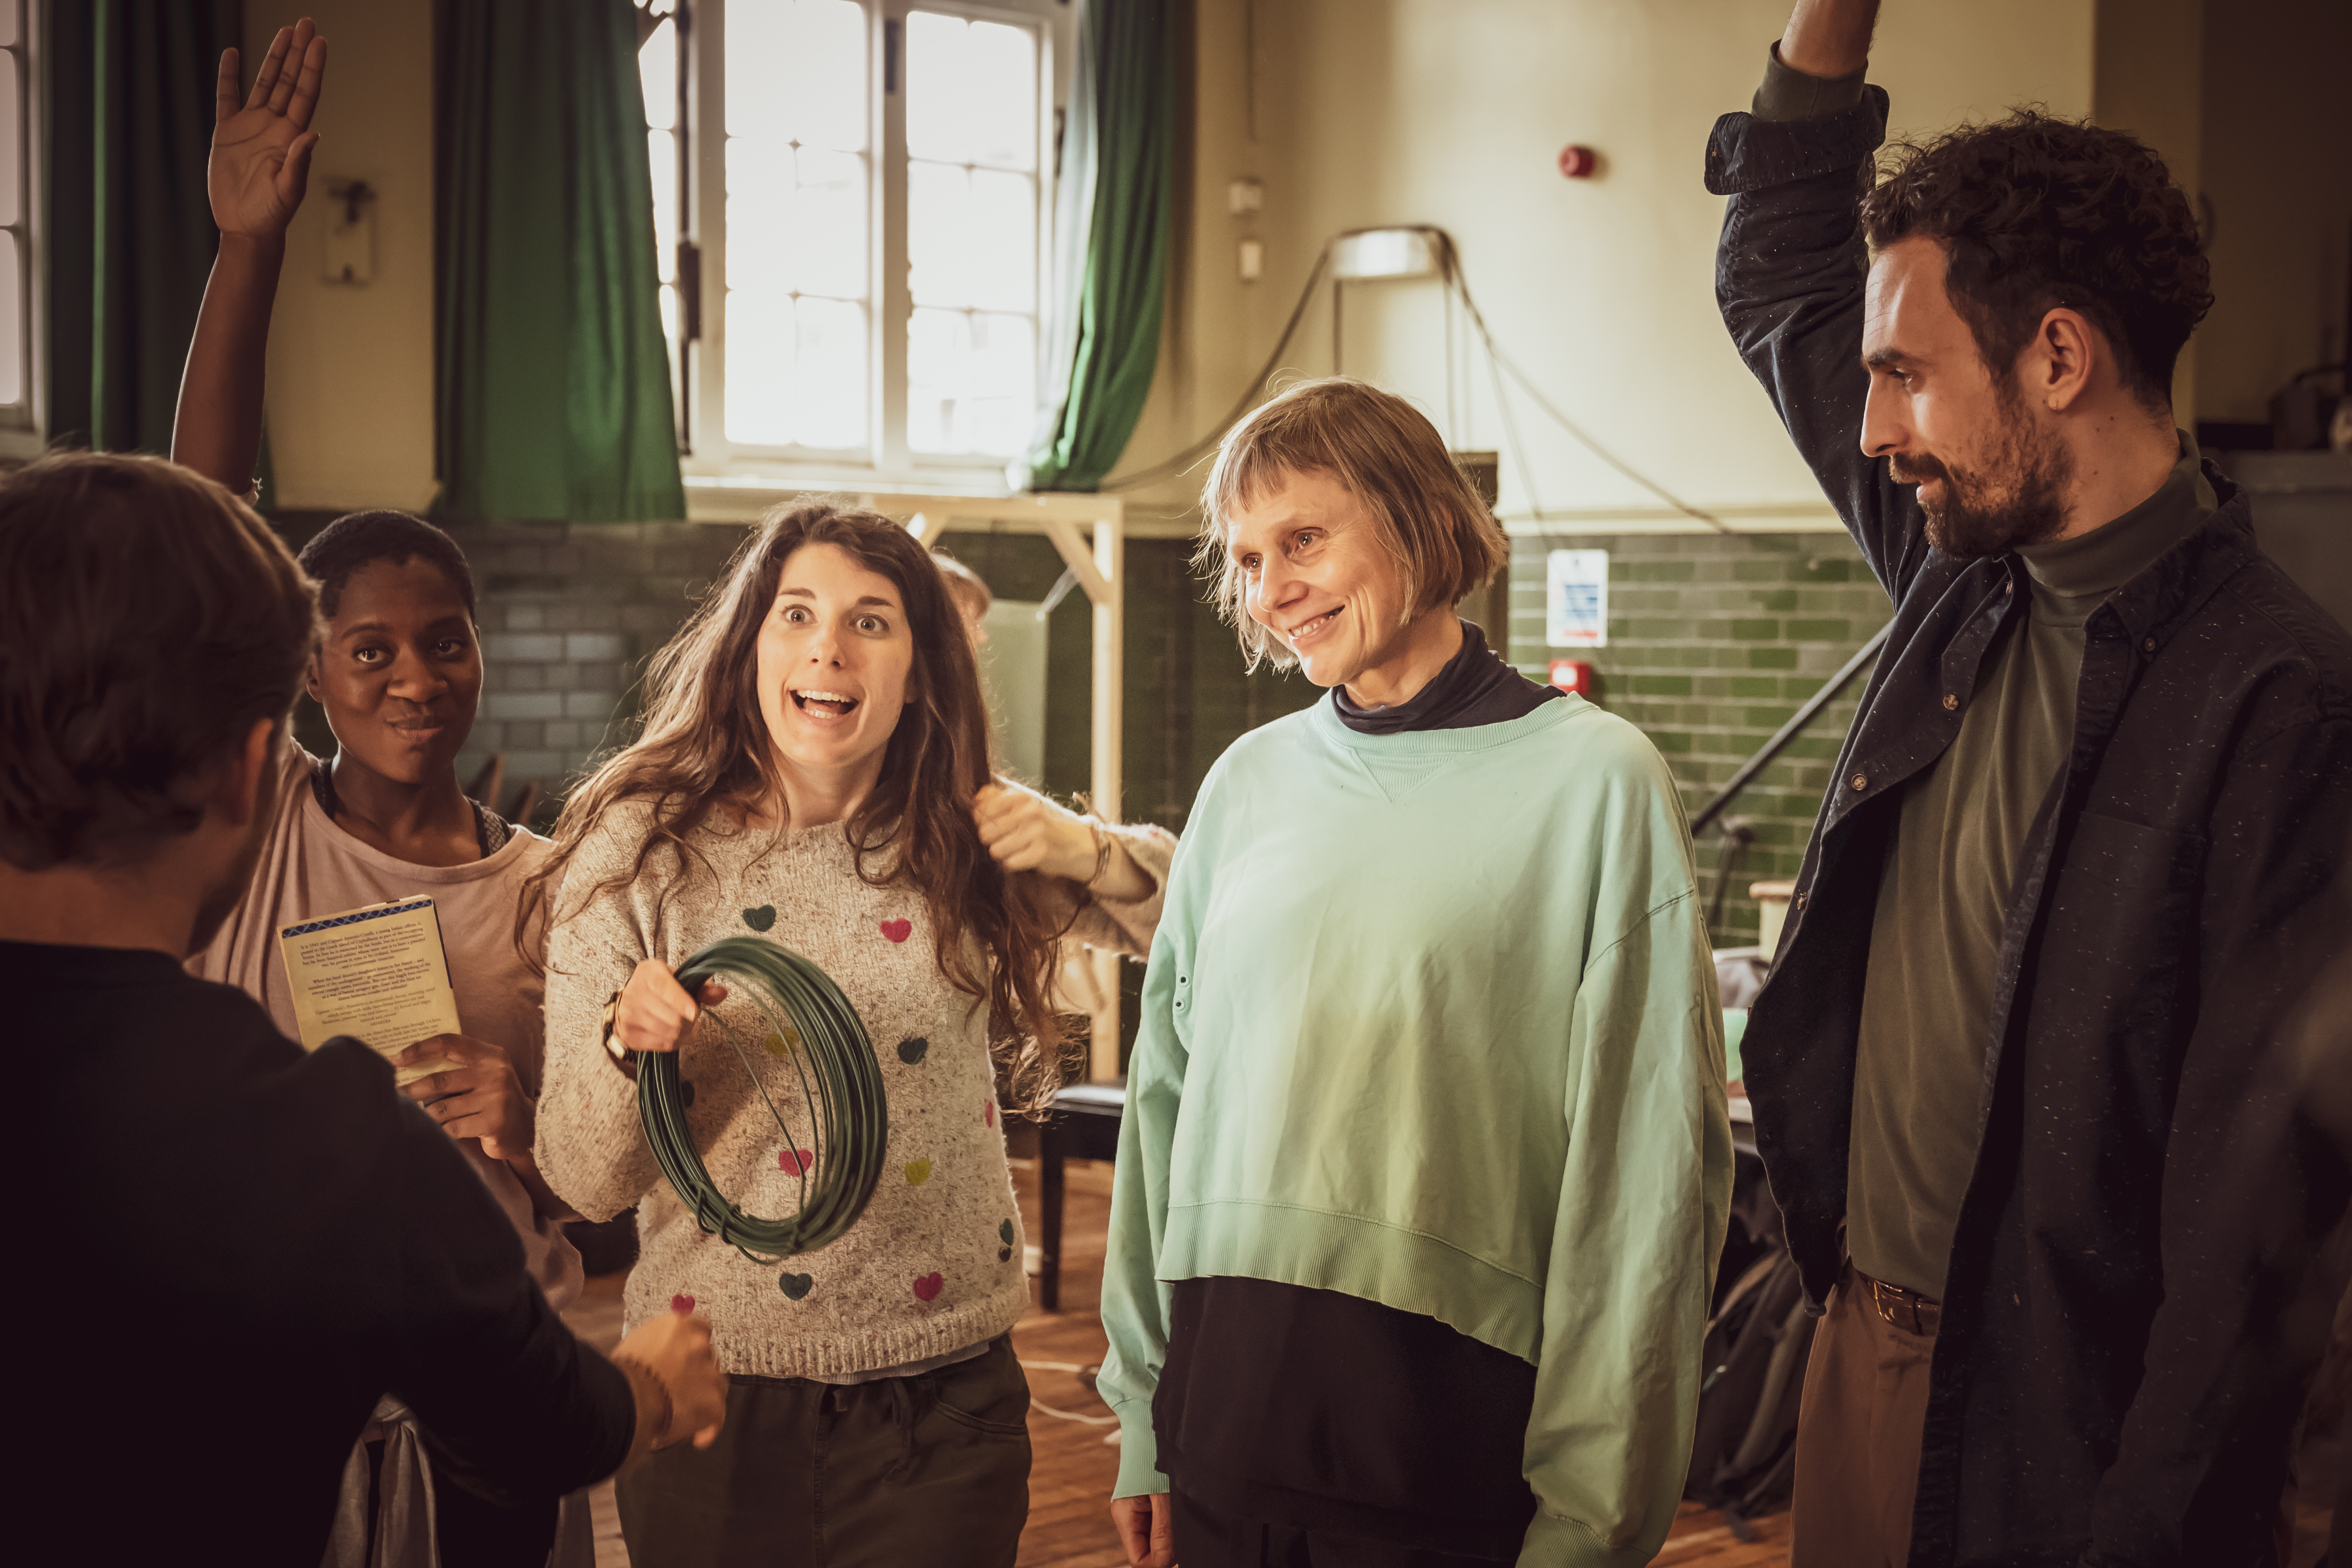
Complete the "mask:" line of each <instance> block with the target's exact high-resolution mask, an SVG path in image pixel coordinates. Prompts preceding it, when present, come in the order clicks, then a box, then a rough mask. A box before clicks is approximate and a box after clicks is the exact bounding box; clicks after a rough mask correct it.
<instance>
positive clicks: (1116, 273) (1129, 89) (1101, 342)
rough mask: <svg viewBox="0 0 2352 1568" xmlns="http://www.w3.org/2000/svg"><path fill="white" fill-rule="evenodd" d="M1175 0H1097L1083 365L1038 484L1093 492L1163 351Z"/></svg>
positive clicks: (1035, 465) (1034, 473) (1092, 20)
mask: <svg viewBox="0 0 2352 1568" xmlns="http://www.w3.org/2000/svg"><path fill="white" fill-rule="evenodd" d="M1173 14H1174V13H1173V10H1172V8H1171V6H1170V5H1168V4H1167V3H1166V0H1090V3H1089V4H1088V5H1087V13H1086V16H1084V17H1083V18H1082V24H1083V25H1087V26H1092V27H1093V28H1094V30H1095V37H1094V40H1093V41H1094V65H1095V104H1096V112H1097V127H1096V144H1097V151H1096V158H1097V165H1096V174H1095V205H1094V217H1093V225H1092V230H1091V238H1090V240H1089V243H1088V245H1087V277H1086V284H1085V289H1084V292H1083V294H1082V295H1081V298H1080V300H1079V306H1078V310H1079V327H1078V346H1077V358H1076V363H1075V364H1074V365H1073V366H1072V367H1071V370H1070V386H1069V395H1068V398H1067V400H1066V403H1065V405H1064V406H1063V409H1062V416H1061V420H1060V422H1059V424H1057V425H1056V426H1055V428H1054V429H1053V431H1052V433H1051V434H1050V435H1049V436H1048V437H1047V438H1046V440H1045V443H1044V444H1043V445H1042V446H1041V447H1040V448H1039V449H1038V450H1037V451H1036V452H1034V453H1033V454H1032V455H1031V458H1030V464H1029V468H1030V475H1029V483H1030V488H1031V489H1040V490H1091V489H1096V488H1097V487H1098V486H1099V485H1100V484H1101V483H1102V479H1103V476H1104V475H1105V474H1107V473H1108V472H1110V470H1111V467H1112V465H1114V464H1116V463H1117V462H1118V458H1119V454H1120V453H1122V452H1124V451H1125V450H1126V449H1127V439H1128V437H1129V436H1131V435H1133V434H1134V432H1135V422H1136V420H1137V419H1138V418H1139V417H1140V416H1141V415H1142V413H1143V400H1144V398H1145V397H1146V396H1147V395H1149V394H1150V391H1151V373H1152V369H1153V367H1154V365H1155V364H1157V363H1158V362H1159V358H1160V310H1161V306H1162V304H1163V303H1164V301H1165V298H1166V294H1167V285H1168V245H1169V230H1170V224H1171V213H1172V206H1171V193H1172V186H1173V182H1174V157H1175V146H1176V80H1175V67H1174V61H1175V55H1176V51H1175V47H1174V41H1173V38H1172V37H1171V27H1170V24H1171V19H1172V16H1173Z"/></svg>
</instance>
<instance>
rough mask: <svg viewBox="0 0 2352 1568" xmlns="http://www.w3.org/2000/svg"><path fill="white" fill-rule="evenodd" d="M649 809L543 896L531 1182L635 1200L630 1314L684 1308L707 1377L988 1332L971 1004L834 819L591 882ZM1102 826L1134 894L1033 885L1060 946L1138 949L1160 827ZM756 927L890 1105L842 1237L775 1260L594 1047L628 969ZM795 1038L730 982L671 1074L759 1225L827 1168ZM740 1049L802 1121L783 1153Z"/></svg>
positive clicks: (724, 836)
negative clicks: (664, 1170)
mask: <svg viewBox="0 0 2352 1568" xmlns="http://www.w3.org/2000/svg"><path fill="white" fill-rule="evenodd" d="M716 815H717V814H714V816H716ZM649 819H650V811H649V808H648V807H647V806H646V805H643V804H641V803H625V804H623V805H616V806H614V807H612V808H610V809H608V810H607V811H606V812H605V814H604V819H603V821H601V822H600V823H599V824H598V825H597V826H596V828H595V829H594V831H593V832H592V833H591V834H590V835H589V837H587V838H586V839H585V840H584V841H583V843H582V845H581V846H580V848H579V851H578V853H577V854H576V856H575V857H574V858H573V860H572V864H571V866H570V867H569V868H568V869H567V870H566V873H565V877H564V885H563V888H562V890H561V892H560V893H559V894H558V897H557V900H556V915H555V921H554V924H553V926H552V929H551V934H550V937H549V942H548V974H547V1067H546V1074H545V1079H544V1085H543V1088H542V1089H541V1099H540V1103H539V1142H538V1149H537V1153H538V1157H539V1167H540V1170H541V1172H542V1173H545V1175H546V1177H547V1180H548V1183H549V1184H550V1185H551V1186H552V1187H553V1188H554V1190H555V1191H556V1193H557V1194H559V1195H560V1196H562V1198H563V1199H564V1200H565V1201H566V1202H567V1203H569V1204H571V1205H572V1206H573V1207H574V1208H576V1209H578V1210H579V1211H580V1213H582V1214H583V1215H586V1216H587V1217H589V1218H590V1219H609V1218H611V1217H612V1216H613V1215H616V1214H619V1213H621V1212H622V1211H623V1210H625V1209H626V1208H628V1207H629V1205H632V1204H635V1205H637V1234H638V1237H639V1252H638V1259H637V1265H636V1268H635V1270H634V1271H633V1272H632V1273H631V1274H630V1276H629V1283H628V1288H627V1290H626V1293H625V1305H626V1310H627V1318H628V1324H629V1326H630V1327H631V1328H635V1326H636V1325H637V1324H638V1323H641V1322H643V1321H646V1319H648V1318H650V1317H652V1316H653V1315H654V1314H655V1313H656V1312H665V1311H668V1310H670V1308H671V1304H672V1301H673V1300H675V1299H677V1298H680V1297H691V1298H693V1300H694V1303H695V1305H696V1306H697V1307H698V1308H699V1309H700V1310H702V1311H703V1312H705V1313H706V1314H708V1315H709V1320H710V1327H711V1336H712V1341H713V1345H714V1348H715V1349H716V1351H717V1352H718V1357H719V1366H720V1367H721V1368H722V1369H723V1370H725V1371H727V1372H729V1373H751V1374H756V1375H760V1376H766V1377H839V1376H842V1375H845V1374H847V1373H860V1372H870V1371H874V1370H877V1369H880V1368H884V1367H894V1366H903V1365H905V1364H906V1363H910V1362H917V1361H922V1360H925V1359H927V1358H929V1357H932V1356H938V1355H944V1354H947V1353H949V1352H953V1351H958V1350H961V1349H964V1348H966V1347H967V1346H971V1345H973V1344H978V1343H981V1342H985V1341H987V1340H989V1339H992V1338H993V1337H994V1336H996V1335H998V1334H1001V1333H1003V1332H1004V1331H1006V1330H1007V1329H1009V1328H1011V1327H1012V1326H1013V1322H1014V1321H1016V1320H1017V1319H1019V1317H1020V1316H1021V1314H1022V1312H1023V1310H1024V1309H1025V1308H1026V1307H1027V1305H1028V1301H1029V1292H1028V1285H1027V1281H1026V1279H1025V1278H1024V1275H1023V1271H1022V1229H1021V1216H1020V1211H1019V1210H1018V1209H1017V1208H1015V1207H1014V1205H1013V1182H1012V1173H1011V1171H1010V1169H1009V1168H1008V1167H1007V1165H1006V1164H1005V1157H1004V1132H1003V1118H1002V1117H1001V1116H1000V1115H999V1114H998V1109H997V1104H996V1092H995V1079H994V1073H993V1070H992V1067H991V1064H990V1060H989V1054H988V1046H987V1040H986V1030H985V1027H984V1025H985V1014H984V1012H983V1011H982V1010H981V1009H979V1008H976V1007H975V1006H974V1005H973V999H972V998H971V996H969V995H967V994H963V993H961V992H960V991H958V990H956V989H955V988H954V987H953V986H952V985H951V984H949V983H948V981H947V980H946V979H945V978H944V977H943V976H942V975H941V974H940V969H939V964H938V961H937V959H936V956H935V954H934V952H933V948H932V942H931V928H930V924H929V921H928V920H927V919H926V918H925V916H924V910H923V900H922V898H921V896H920V895H919V893H918V892H916V891H915V889H912V888H908V887H885V888H876V887H872V886H869V885H868V884H867V883H866V881H864V880H863V879H861V878H860V877H859V876H858V874H857V869H856V864H855V861H854V858H853V856H852V855H851V852H850V848H849V845H848V841H847V839H846V838H845V836H844V833H843V830H842V828H841V826H839V825H838V824H835V825H833V826H824V827H817V828H809V829H805V830H803V831H797V832H793V831H783V832H778V831H772V830H768V829H761V828H753V827H744V826H736V825H733V824H731V823H728V822H725V821H713V822H711V823H709V824H708V825H706V826H703V827H701V828H698V829H697V830H696V831H695V832H694V833H693V834H691V835H689V836H688V847H690V848H691V850H692V851H693V854H692V855H691V856H689V857H686V858H685V862H686V863H685V864H684V865H682V866H681V865H680V864H679V861H680V857H678V856H677V855H674V854H672V853H670V852H669V851H668V850H667V849H666V848H657V849H656V851H655V852H654V854H652V855H651V856H649V857H648V858H647V860H646V867H645V869H644V871H643V872H642V873H641V874H639V875H638V876H637V877H636V879H635V880H634V881H628V882H625V883H624V884H623V885H621V886H619V887H617V888H614V889H606V890H604V891H602V892H593V893H592V892H591V891H590V890H591V889H595V888H596V887H597V886H598V884H600V883H602V882H604V880H605V879H607V878H608V877H612V876H615V875H617V874H619V873H622V872H625V870H627V868H629V867H630V866H631V865H632V864H633V863H634V862H635V858H636V854H637V848H638V846H639V845H640V844H641V843H642V842H643V840H644V838H645V837H646V825H647V823H648V821H649ZM1116 831H1117V832H1118V834H1119V836H1120V840H1121V842H1122V843H1123V845H1124V846H1125V847H1126V848H1127V850H1128V852H1129V855H1130V856H1131V857H1132V858H1134V859H1135V861H1136V863H1137V864H1138V865H1139V866H1140V867H1141V868H1143V869H1144V870H1145V871H1146V872H1147V873H1148V874H1149V875H1150V878H1151V879H1152V882H1153V884H1154V888H1153V891H1152V894H1151V896H1150V898H1149V899H1148V900H1143V901H1141V902H1138V903H1124V902H1114V901H1112V900H1097V899H1093V898H1089V897H1088V896H1087V894H1085V893H1084V892H1083V891H1082V890H1081V889H1078V888H1077V887H1076V885H1074V884H1072V883H1069V882H1066V881H1062V880H1060V879H1048V885H1049V886H1050V887H1052V888H1053V889H1055V890H1056V892H1057V894H1059V895H1060V896H1063V897H1065V898H1066V899H1067V900H1070V901H1071V902H1073V903H1076V905H1077V908H1076V913H1075V921H1074V923H1073V925H1072V927H1071V932H1070V934H1071V936H1072V938H1074V939H1076V940H1078V941H1082V942H1087V943H1089V944H1091V945H1093V946H1097V947H1105V948H1111V949H1114V950H1117V951H1119V952H1129V953H1141V952H1146V951H1147V950H1148V949H1149V948H1150V942H1151V934H1152V931H1153V928H1154V927H1155V926H1156V925H1157V924H1158V922H1159V918H1160V888H1161V887H1163V886H1164V885H1165V882H1166V879H1167V871H1168V863H1169V857H1170V855H1171V851H1172V849H1173V847H1174V841H1173V840H1172V839H1171V838H1170V837H1168V836H1167V835H1166V834H1165V833H1162V832H1160V830H1158V829H1156V828H1120V829H1117V830H1116ZM868 864H869V866H870V867H873V866H875V865H876V863H875V862H874V861H873V860H871V859H869V862H868ZM877 869H878V867H877ZM752 933H757V934H760V935H762V936H765V937H767V938H769V939H771V940H772V941H775V942H781V943H782V944H783V945H784V946H786V947H789V948H792V949H793V950H794V951H795V952H800V953H803V954H804V955H806V956H807V957H808V958H810V959H812V960H814V962H815V963H816V964H817V965H818V966H819V967H820V968H822V969H824V972H825V973H827V974H829V975H831V976H832V977H833V979H834V981H835V984H838V985H840V987H841V988H842V990H843V991H844V992H845V993H846V994H847V995H848V997H849V1000H850V1002H851V1003H852V1004H853V1005H855V1006H856V1009H857V1012H858V1016H860V1017H861V1018H862V1019H864V1020H865V1023H866V1033H867V1034H868V1035H869V1036H871V1037H872V1038H873V1041H874V1048H875V1052H876V1055H877V1057H878V1058H879V1059H880V1061H881V1065H882V1077H883V1081H884V1086H885V1088H886V1089H887V1093H888V1097H889V1113H890V1131H889V1147H888V1152H887V1157H886V1159H885V1161H884V1163H883V1173H882V1181H881V1184H880V1185H878V1186H877V1188H876V1189H875V1193H874V1198H873V1202H872V1203H871V1204H870V1205H867V1207H866V1212H865V1214H864V1215H861V1216H860V1217H859V1219H858V1221H857V1223H856V1225H855V1226H852V1227H851V1229H850V1231H849V1233H848V1234H847V1235H845V1236H844V1237H841V1238H840V1239H839V1240H837V1241H835V1242H834V1243H833V1244H832V1245H831V1246H829V1247H824V1248H821V1249H819V1250H818V1251H815V1252H813V1253H807V1254H803V1255H802V1256H799V1257H795V1258H787V1259H785V1260H783V1261H782V1263H780V1264H759V1263H754V1262H751V1260H750V1259H748V1258H745V1257H744V1256H743V1255H742V1254H741V1253H740V1252H738V1251H737V1250H736V1249H735V1248H734V1247H730V1246H729V1245H727V1244H726V1243H724V1242H722V1241H720V1240H719V1239H718V1238H717V1237H713V1236H709V1235H707V1234H705V1233H704V1232H703V1231H702V1230H700V1229H699V1228H698V1226H697V1225H696V1224H695V1221H694V1218H693V1216H692V1215H691V1214H690V1213H688V1210H687V1208H686V1206H685V1205H683V1204H681V1203H680V1202H679V1201H678V1199H677V1194H674V1193H673V1192H672V1191H671V1190H670V1187H669V1184H668V1183H667V1182H666V1181H664V1180H663V1179H662V1176H661V1172H660V1170H659V1168H658V1167H657V1166H656V1164H655V1163H654V1156H653V1152H652V1151H651V1150H650V1149H649V1148H648V1147H647V1146H646V1140H645V1134H644V1132H643V1131H641V1129H640V1127H639V1124H638V1120H637V1101H636V1089H635V1085H634V1084H633V1083H631V1082H630V1081H629V1080H628V1079H625V1078H624V1077H623V1076H622V1075H621V1074H620V1073H619V1072H617V1071H615V1070H614V1067H613V1065H612V1063H611V1061H610V1060H609V1059H608V1058H606V1056H605V1053H604V1047H603V1044H602V1037H603V1022H602V1015H603V1012H604V1004H605V1001H606V999H607V998H609V997H610V996H611V995H612V994H613V993H614V991H615V990H616V989H618V988H619V987H620V986H621V985H623V984H625V983H626V982H627V980H628V977H629V973H630V971H631V970H633V969H634V968H635V966H636V964H637V963H638V961H639V960H641V959H644V958H647V957H651V958H657V959H660V960H661V961H662V962H663V963H668V964H672V965H676V964H677V963H681V962H682V961H684V960H685V959H686V958H687V957H688V956H689V955H691V954H692V953H694V952H697V951H698V950H699V949H701V948H703V947H705V946H708V945H709V943H711V942H716V941H718V940H719V938H721V937H727V936H744V935H748V934H752ZM779 1022H781V1021H779ZM730 1027H731V1028H732V1029H733V1031H734V1037H733V1039H732V1041H731V1042H730V1038H729V1036H728V1034H727V1032H726V1031H727V1030H728V1029H729V1028H730ZM794 1048H795V1047H794V1044H793V1041H792V1040H788V1039H787V1038H785V1037H783V1035H782V1033H781V1032H780V1031H779V1030H776V1029H772V1028H771V1027H770V1026H769V1025H768V1023H767V1022H766V1021H765V1020H763V1019H762V1018H761V1016H760V1014H759V1013H758V1012H757V1010H756V1009H754V1008H753V1007H752V1006H751V1005H750V1002H749V999H748V998H746V997H743V996H740V995H739V996H737V997H735V998H732V999H730V1001H728V1002H727V1003H725V1004H723V1005H720V1006H718V1007H715V1008H709V1009H706V1010H705V1013H704V1016H703V1019H702V1021H701V1022H700V1024H699V1025H698V1026H697V1028H696V1032H695V1034H694V1037H692V1038H691V1039H690V1040H688V1042H687V1044H686V1046H685V1047H684V1050H683V1052H682V1054H681V1056H680V1058H679V1064H678V1065H679V1069H680V1072H681V1074H682V1076H683V1077H684V1079H685V1080H686V1082H687V1083H688V1085H690V1086H691V1087H690V1089H689V1090H688V1094H689V1099H688V1111H687V1120H688V1124H689V1125H690V1126H691V1128H692V1130H693V1133H694V1142H695V1146H696V1148H698V1150H700V1151H701V1152H702V1159H703V1163H704V1165H705V1166H706V1167H708V1169H709V1172H710V1174H711V1177H712V1180H713V1181H714V1182H715V1183H716V1184H717V1185H718V1187H719V1191H720V1192H722V1193H725V1194H728V1195H729V1196H730V1197H731V1198H732V1199H733V1200H734V1201H735V1202H736V1203H737V1204H739V1205H740V1206H741V1207H742V1208H743V1209H745V1210H746V1211H747V1212H749V1213H751V1214H756V1215H764V1216H769V1217H782V1216H785V1215H791V1214H793V1212H795V1210H796V1209H797V1208H798V1206H799V1204H800V1194H801V1191H802V1183H801V1176H800V1165H801V1163H802V1162H803V1159H805V1160H807V1161H808V1162H809V1163H811V1165H812V1167H813V1168H812V1175H821V1174H822V1172H821V1171H820V1170H816V1169H814V1166H815V1165H816V1164H817V1163H820V1162H821V1161H822V1159H823V1154H822V1152H821V1151H817V1150H814V1149H811V1148H810V1147H809V1144H810V1143H811V1142H812V1139H811V1135H810V1133H809V1131H807V1130H808V1129H809V1128H810V1127H811V1125H812V1121H811V1118H810V1117H809V1115H808V1109H807V1105H806V1101H805V1098H804V1096H803V1091H802V1089H801V1088H800V1080H799V1075H798V1074H797V1073H795V1072H793V1070H792V1064H791V1062H790V1060H789V1057H790V1054H791V1053H792V1051H793V1049H794ZM747 1060H748V1061H749V1062H750V1063H751V1064H752V1065H753V1066H754V1067H755V1068H758V1069H759V1070H760V1076H761V1081H762V1082H763V1083H764V1084H765V1086H766V1089H767V1092H768V1094H769V1096H770V1097H772V1099H773V1100H774V1102H775V1106H776V1109H777V1110H779V1111H781V1112H782V1116H783V1120H784V1121H785V1123H786V1125H787V1126H789V1127H792V1128H793V1129H794V1130H795V1131H797V1133H798V1136H797V1137H795V1138H793V1140H791V1141H790V1142H787V1140H786V1139H785V1137H784V1136H783V1134H782V1133H781V1132H779V1131H778V1130H777V1126H776V1121H775V1119H774V1117H773V1116H772V1115H771V1113H770V1111H769V1110H768V1107H767V1105H766V1104H765V1103H763V1102H762V1100H761V1096H760V1094H759V1092H758V1089H756V1088H755V1086H754V1084H753V1081H752V1079H751V1075H750V1074H749V1073H747V1072H746V1071H745V1062H746V1061H747ZM793 1145H798V1146H797V1147H795V1146H793Z"/></svg>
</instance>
